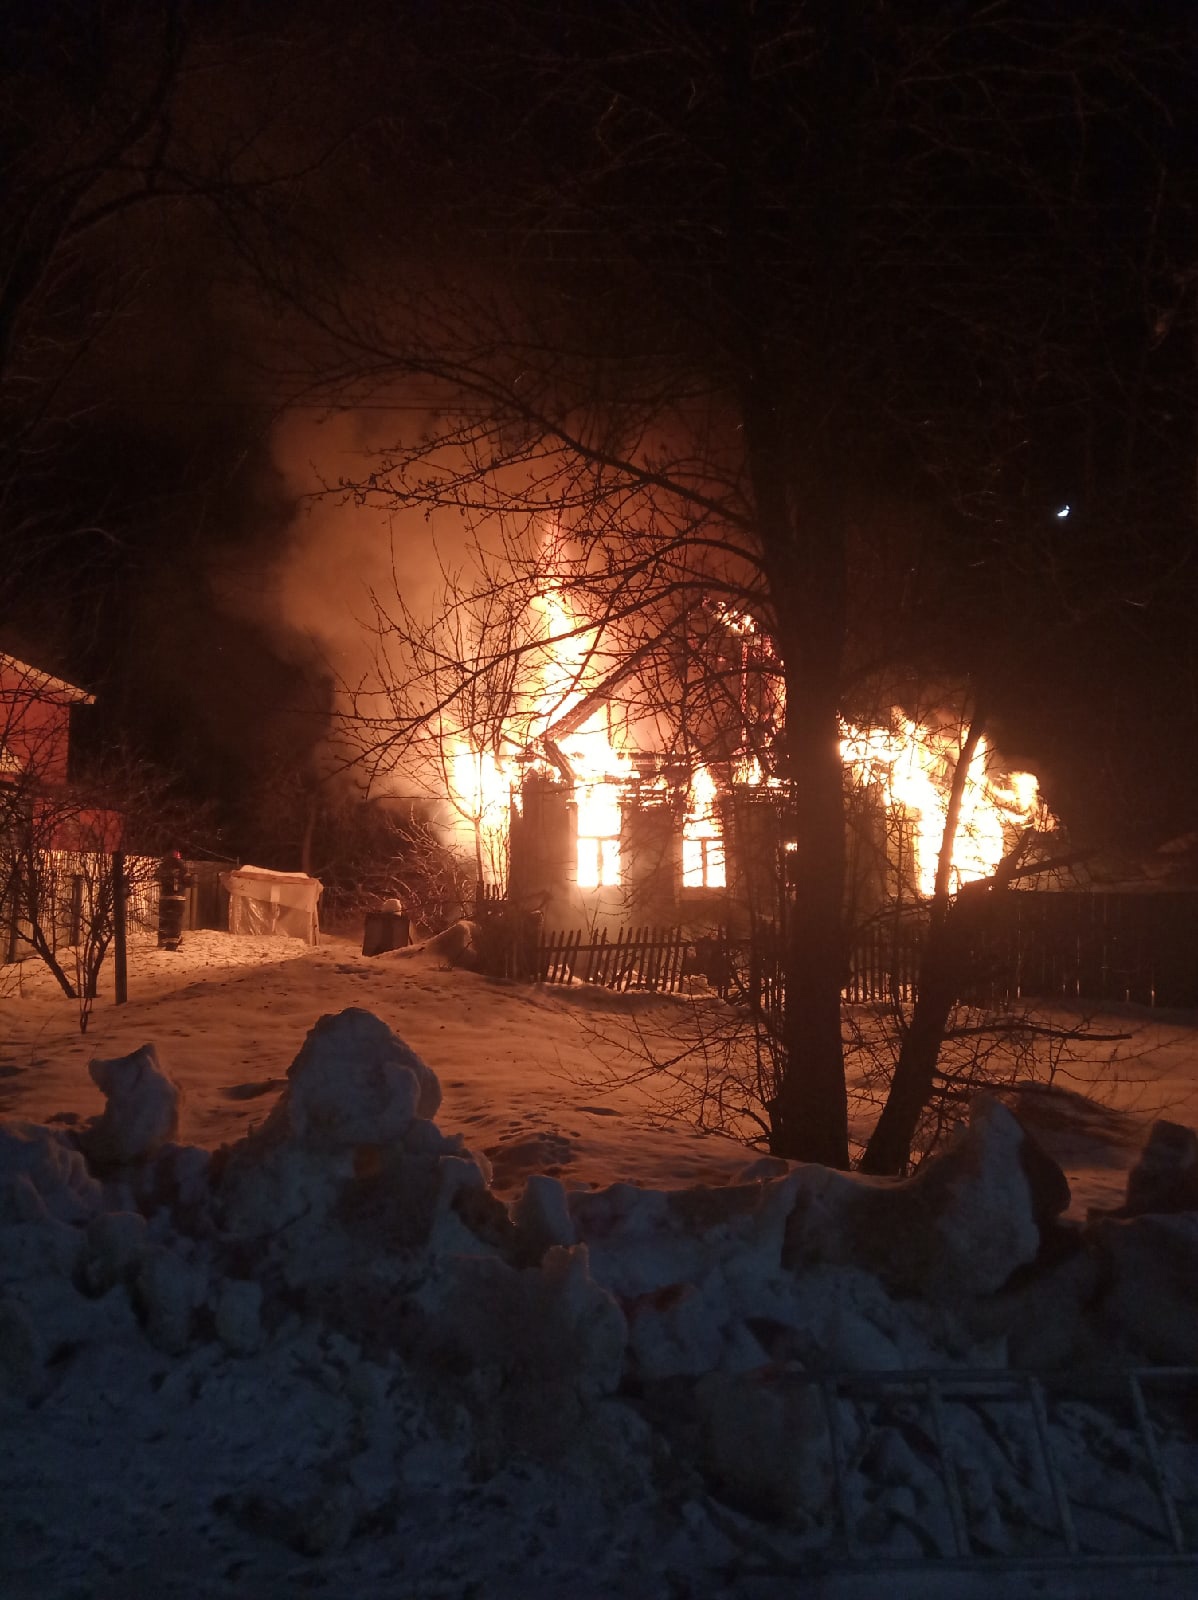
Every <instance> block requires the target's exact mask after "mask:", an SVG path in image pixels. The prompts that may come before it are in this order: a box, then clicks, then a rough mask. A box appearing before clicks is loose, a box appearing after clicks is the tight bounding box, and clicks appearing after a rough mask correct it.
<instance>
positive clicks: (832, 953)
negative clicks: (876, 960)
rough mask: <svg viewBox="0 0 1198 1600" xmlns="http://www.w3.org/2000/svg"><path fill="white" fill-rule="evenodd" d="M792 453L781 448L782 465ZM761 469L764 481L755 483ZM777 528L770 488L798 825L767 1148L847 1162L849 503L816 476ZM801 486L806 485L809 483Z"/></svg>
mask: <svg viewBox="0 0 1198 1600" xmlns="http://www.w3.org/2000/svg"><path fill="white" fill-rule="evenodd" d="M784 459H785V456H784V454H778V455H777V456H776V457H775V460H776V461H782V460H784ZM763 481H764V473H763V474H762V475H761V477H759V479H758V483H759V485H760V484H761V483H762V482H763ZM810 486H811V492H810V493H809V494H808V493H806V492H803V496H802V504H801V508H800V509H798V510H797V511H796V512H793V513H791V514H790V516H789V517H788V518H787V520H786V522H785V523H784V524H782V525H781V526H780V523H781V518H780V517H779V516H778V512H779V501H780V500H781V498H782V497H781V496H780V495H778V496H775V497H771V496H770V495H769V494H765V495H763V496H762V497H761V498H760V499H759V506H760V507H761V509H762V510H763V511H765V512H767V514H768V513H769V512H770V511H771V510H772V511H773V513H774V517H772V518H771V517H769V516H768V515H767V517H766V518H764V519H763V525H764V532H765V535H766V537H765V539H764V543H765V546H766V549H765V564H766V566H767V568H768V569H769V576H770V587H771V594H772V595H773V596H774V604H775V609H776V613H777V631H776V638H777V642H778V648H779V652H780V654H781V656H782V663H783V668H784V672H785V680H786V727H785V738H784V741H783V747H782V750H781V756H782V760H783V763H784V770H785V774H786V776H787V777H788V779H789V783H790V793H791V797H792V803H793V815H794V823H795V839H794V849H793V852H792V853H791V859H790V868H791V871H790V887H789V889H788V890H787V891H786V899H787V909H786V918H785V929H784V944H783V956H782V961H783V980H784V986H785V1001H784V1006H785V1009H784V1015H783V1022H782V1029H781V1035H782V1056H783V1060H782V1070H781V1075H780V1082H779V1085H778V1091H777V1094H776V1096H775V1098H774V1102H773V1104H772V1105H771V1106H770V1108H769V1111H770V1149H771V1150H772V1152H773V1153H774V1154H775V1155H780V1156H785V1157H787V1158H788V1159H791V1160H799V1161H818V1162H821V1163H822V1164H824V1165H825V1166H831V1167H847V1166H848V1164H849V1147H848V1101H847V1095H846V1091H845V1080H844V1047H843V1042H842V1036H841V991H842V988H843V984H844V966H845V945H844V899H845V895H844V873H845V820H844V764H843V761H842V758H841V753H840V674H841V664H842V656H843V648H844V549H845V530H844V520H843V519H844V510H843V504H842V502H841V499H840V497H839V495H838V494H836V493H835V492H833V493H824V492H819V491H820V490H821V489H822V488H823V487H824V486H823V485H821V484H820V483H819V479H818V477H817V476H816V475H815V474H813V475H812V478H811V481H810ZM801 487H802V488H803V489H804V490H805V488H806V486H801Z"/></svg>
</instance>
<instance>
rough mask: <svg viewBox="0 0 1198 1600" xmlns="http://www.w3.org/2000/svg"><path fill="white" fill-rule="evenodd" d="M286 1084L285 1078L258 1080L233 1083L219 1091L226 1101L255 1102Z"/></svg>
mask: <svg viewBox="0 0 1198 1600" xmlns="http://www.w3.org/2000/svg"><path fill="white" fill-rule="evenodd" d="M286 1082H287V1079H286V1078H260V1079H259V1080H258V1082H257V1083H233V1084H230V1085H229V1086H228V1087H227V1088H225V1089H222V1090H221V1094H222V1095H223V1096H224V1098H225V1099H226V1100H256V1099H257V1098H258V1096H259V1095H263V1094H269V1093H270V1092H271V1090H272V1089H281V1088H282V1087H283V1085H284V1084H285V1083H286Z"/></svg>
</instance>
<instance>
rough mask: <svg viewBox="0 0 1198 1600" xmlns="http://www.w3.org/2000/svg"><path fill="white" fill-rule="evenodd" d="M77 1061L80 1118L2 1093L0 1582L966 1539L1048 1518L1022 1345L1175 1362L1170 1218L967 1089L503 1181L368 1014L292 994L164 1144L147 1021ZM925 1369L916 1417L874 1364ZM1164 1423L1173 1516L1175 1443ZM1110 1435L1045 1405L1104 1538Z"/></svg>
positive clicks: (1189, 1304)
mask: <svg viewBox="0 0 1198 1600" xmlns="http://www.w3.org/2000/svg"><path fill="white" fill-rule="evenodd" d="M93 1073H94V1076H95V1078H96V1082H97V1083H98V1084H99V1085H100V1086H101V1088H103V1089H104V1091H105V1093H106V1094H107V1096H108V1103H107V1107H106V1109H105V1111H104V1112H103V1114H102V1115H101V1116H100V1117H98V1118H96V1119H94V1120H93V1123H92V1125H91V1126H90V1127H88V1128H86V1129H84V1130H82V1131H81V1132H77V1133H70V1132H64V1131H57V1130H55V1129H52V1128H49V1127H40V1126H31V1125H7V1126H2V1127H0V1252H2V1253H0V1415H2V1416H3V1428H4V1434H5V1439H6V1448H5V1449H4V1450H3V1451H0V1460H2V1461H3V1462H4V1465H3V1466H0V1494H2V1495H3V1497H4V1503H5V1506H6V1533H5V1551H4V1554H3V1555H2V1556H0V1577H3V1580H4V1582H3V1587H4V1592H5V1593H6V1594H12V1595H17V1594H23V1593H29V1594H30V1595H33V1594H39V1595H55V1596H58V1595H66V1594H68V1593H73V1592H75V1588H77V1590H78V1592H79V1593H80V1594H84V1593H86V1594H87V1595H89V1596H103V1595H107V1594H113V1595H116V1594H122V1595H127V1594H130V1593H140V1592H146V1593H148V1592H151V1591H152V1592H154V1593H155V1594H159V1595H163V1596H168V1597H169V1596H171V1595H178V1596H191V1595H198V1594H200V1593H214V1592H218V1591H219V1592H220V1593H222V1594H228V1595H240V1594H243V1593H244V1594H246V1595H249V1594H262V1593H275V1592H293V1589H301V1588H302V1589H306V1588H308V1587H310V1586H316V1587H319V1585H320V1583H321V1582H322V1581H323V1578H322V1575H323V1576H331V1575H333V1574H335V1576H336V1587H337V1592H340V1593H353V1594H355V1595H356V1596H362V1597H370V1596H374V1595H378V1596H380V1597H381V1596H383V1595H384V1594H386V1595H389V1596H393V1595H394V1594H396V1593H399V1592H403V1593H408V1592H410V1593H413V1594H415V1593H420V1594H429V1595H434V1594H436V1595H441V1594H444V1595H446V1596H448V1595H451V1594H466V1593H472V1594H476V1595H478V1596H488V1597H490V1596H495V1597H499V1596H507V1595H512V1596H515V1595H521V1596H525V1597H528V1596H538V1595H560V1594H564V1593H577V1594H582V1593H583V1592H584V1590H583V1589H580V1588H579V1586H578V1582H577V1574H578V1573H579V1572H585V1574H586V1577H587V1587H586V1589H585V1593H587V1594H591V1593H594V1594H601V1593H617V1592H625V1593H634V1592H635V1593H636V1594H637V1595H638V1596H641V1597H644V1600H657V1597H659V1596H660V1597H662V1600H665V1597H666V1596H669V1595H673V1594H678V1593H685V1592H695V1586H696V1585H697V1586H698V1590H699V1592H717V1591H718V1592H720V1593H722V1594H728V1595H732V1596H735V1595H739V1594H742V1593H743V1594H744V1595H745V1596H748V1595H749V1594H755V1595H761V1594H764V1593H766V1592H767V1591H766V1590H764V1589H762V1588H760V1587H754V1586H753V1584H754V1582H757V1581H759V1580H755V1579H753V1577H752V1574H753V1573H754V1572H756V1573H758V1574H761V1573H768V1572H769V1571H771V1570H775V1569H776V1570H777V1571H779V1572H785V1571H793V1570H794V1564H795V1563H796V1562H799V1563H802V1562H804V1561H808V1560H811V1559H829V1558H832V1559H835V1558H837V1557H840V1556H844V1555H846V1554H857V1555H862V1554H864V1555H867V1556H868V1557H869V1558H870V1559H873V1560H877V1559H882V1558H896V1557H909V1556H913V1555H914V1556H925V1557H926V1556H937V1555H946V1554H950V1553H952V1552H953V1550H954V1549H955V1548H957V1547H958V1546H959V1545H960V1544H961V1542H962V1539H963V1538H964V1540H965V1541H966V1542H967V1543H968V1547H969V1550H970V1551H971V1552H972V1553H974V1554H986V1553H996V1552H998V1553H1008V1554H1015V1555H1027V1554H1033V1555H1034V1554H1040V1553H1046V1552H1047V1553H1052V1552H1053V1551H1054V1549H1055V1548H1056V1547H1055V1546H1054V1544H1053V1540H1054V1538H1055V1533H1054V1528H1053V1523H1052V1518H1051V1515H1050V1512H1049V1510H1047V1509H1046V1508H1050V1507H1051V1505H1052V1503H1053V1485H1052V1481H1051V1477H1050V1473H1049V1465H1048V1463H1047V1462H1046V1460H1045V1458H1044V1453H1043V1450H1042V1449H1041V1448H1040V1442H1039V1440H1040V1438H1041V1435H1039V1434H1038V1433H1037V1419H1036V1416H1035V1415H1034V1408H1032V1407H1030V1406H1028V1405H1026V1404H1024V1403H1023V1400H1024V1390H1023V1389H1021V1388H1020V1384H1019V1381H1018V1380H1019V1377H1020V1372H1021V1370H1022V1369H1024V1368H1028V1369H1031V1368H1035V1369H1039V1370H1044V1369H1049V1370H1052V1369H1055V1370H1056V1371H1058V1372H1060V1373H1062V1374H1069V1375H1070V1376H1071V1379H1072V1378H1075V1377H1076V1369H1079V1368H1083V1367H1084V1368H1086V1369H1087V1370H1094V1369H1097V1368H1099V1367H1102V1368H1109V1367H1110V1366H1111V1365H1112V1363H1116V1362H1125V1363H1131V1362H1141V1363H1142V1362H1152V1361H1160V1362H1169V1363H1183V1362H1185V1363H1196V1362H1198V1290H1196V1288H1195V1284H1198V1273H1196V1272H1195V1267H1196V1266H1198V1219H1196V1217H1195V1215H1194V1213H1193V1212H1192V1211H1185V1210H1181V1209H1177V1210H1174V1211H1172V1212H1170V1213H1169V1214H1154V1213H1148V1214H1138V1215H1131V1214H1126V1215H1119V1216H1110V1217H1105V1218H1101V1219H1098V1220H1096V1221H1095V1222H1094V1223H1092V1224H1091V1225H1088V1226H1086V1227H1084V1228H1083V1227H1075V1228H1066V1227H1065V1226H1064V1225H1062V1224H1061V1223H1060V1222H1059V1221H1058V1220H1057V1219H1058V1217H1059V1216H1060V1214H1061V1213H1062V1212H1063V1210H1064V1209H1065V1207H1066V1205H1067V1203H1068V1198H1069V1196H1068V1190H1067V1188H1066V1187H1065V1185H1064V1180H1063V1179H1062V1178H1061V1176H1060V1173H1059V1171H1057V1169H1055V1167H1054V1166H1053V1165H1052V1163H1051V1162H1050V1161H1049V1160H1048V1158H1047V1157H1046V1156H1044V1155H1043V1154H1042V1153H1040V1152H1039V1151H1038V1150H1037V1149H1036V1148H1035V1146H1034V1145H1032V1144H1031V1142H1030V1141H1029V1140H1028V1138H1027V1137H1026V1135H1025V1134H1024V1132H1023V1130H1022V1129H1021V1127H1020V1125H1019V1123H1018V1122H1017V1120H1016V1119H1015V1118H1014V1116H1013V1115H1012V1114H1011V1113H1010V1112H1009V1111H1007V1110H1006V1109H1005V1108H1004V1107H1003V1106H1002V1105H1000V1104H998V1103H997V1102H995V1101H986V1100H982V1101H979V1102H978V1104H977V1105H976V1106H975V1108H974V1110H973V1113H972V1116H971V1120H970V1122H969V1125H968V1127H966V1128H964V1129H963V1130H962V1131H961V1133H960V1135H959V1137H958V1139H957V1140H956V1142H955V1143H954V1144H953V1145H952V1146H951V1147H950V1148H949V1149H948V1150H947V1151H946V1152H945V1153H944V1154H943V1155H942V1156H941V1157H939V1158H937V1159H935V1160H933V1161H931V1162H929V1163H926V1164H925V1166H924V1167H923V1168H921V1169H920V1171H919V1173H918V1174H917V1175H916V1176H915V1177H914V1178H912V1179H911V1180H909V1181H906V1182H902V1183H883V1182H878V1181H872V1182H867V1181H864V1180H860V1179H855V1178H852V1177H850V1176H846V1175H844V1174H838V1173H832V1172H829V1171H826V1170H825V1169H823V1168H819V1167H813V1166H791V1167H789V1168H787V1167H786V1165H785V1164H784V1163H778V1162H773V1163H758V1164H757V1166H756V1167H751V1168H748V1169H747V1170H746V1173H745V1176H744V1178H743V1180H742V1181H740V1182H738V1183H734V1184H731V1185H728V1186H726V1187H720V1188H692V1189H685V1190H677V1191H655V1190H648V1189H642V1188H639V1187H637V1186H635V1185H630V1184H617V1185H614V1186H612V1187H610V1188H607V1189H604V1190H595V1191H590V1190H576V1191H568V1190H566V1189H565V1188H564V1187H563V1186H562V1184H561V1183H560V1182H558V1181H557V1179H555V1178H552V1177H549V1176H545V1175H536V1176H533V1177H531V1178H530V1179H529V1180H528V1183H527V1186H526V1187H525V1189H524V1191H523V1192H522V1193H521V1194H520V1195H519V1197H518V1198H517V1199H516V1200H515V1201H514V1202H513V1203H511V1204H510V1205H507V1204H504V1203H502V1202H501V1201H500V1200H499V1199H498V1198H496V1197H495V1196H494V1195H493V1194H492V1193H491V1190H490V1187H489V1172H488V1167H487V1163H486V1161H485V1158H480V1157H477V1156H475V1155H474V1154H473V1153H472V1152H471V1151H470V1150H469V1149H467V1148H466V1147H465V1145H464V1144H463V1142H462V1140H461V1138H460V1137H459V1136H451V1135H446V1134H444V1133H442V1132H441V1130H440V1129H439V1128H438V1127H437V1124H436V1122H435V1120H434V1118H435V1116H436V1113H437V1110H438V1108H439V1106H440V1087H439V1084H438V1082H437V1078H436V1075H435V1074H434V1073H433V1071H432V1070H431V1069H430V1068H429V1067H428V1066H427V1065H426V1064H425V1063H424V1062H423V1061H421V1060H420V1059H419V1057H418V1056H416V1054H415V1053H414V1052H413V1051H412V1050H410V1049H409V1048H408V1046H407V1045H405V1044H404V1043H403V1041H402V1040H400V1039H399V1038H397V1037H396V1036H395V1035H394V1034H393V1033H392V1032H391V1031H390V1030H389V1029H388V1028H387V1027H386V1026H385V1025H384V1024H383V1023H382V1022H380V1021H379V1020H378V1019H377V1018H376V1017H374V1016H373V1015H371V1014H370V1013H369V1012H366V1011H361V1010H354V1009H351V1010H347V1011H343V1012H342V1013H340V1015H338V1016H329V1017H322V1018H321V1019H320V1021H319V1022H318V1023H317V1024H316V1026H315V1027H314V1028H313V1029H312V1031H311V1032H310V1033H309V1035H308V1038H307V1040H306V1041H305V1043H304V1046H303V1048H302V1049H301V1051H300V1053H299V1055H298V1056H297V1057H296V1060H295V1062H294V1063H293V1065H292V1067H291V1070H290V1072H289V1075H288V1082H287V1086H286V1088H285V1090H284V1092H283V1094H282V1096H281V1098H280V1100H279V1101H278V1103H277V1105H276V1107H275V1109H274V1110H273V1111H272V1113H271V1114H270V1116H269V1117H268V1118H267V1119H266V1120H265V1121H264V1122H263V1123H262V1125H261V1126H260V1127H258V1128H257V1129H255V1130H254V1131H253V1132H251V1133H250V1135H249V1136H248V1137H247V1138H245V1139H243V1140H242V1141H241V1142H240V1143H238V1144H236V1145H234V1146H232V1147H228V1148H225V1149H222V1150H219V1151H217V1152H216V1153H215V1154H214V1155H209V1153H207V1152H205V1151H202V1150H199V1149H196V1148H190V1147H186V1146H180V1145H178V1144H175V1143H172V1142H170V1141H171V1135H172V1132H173V1129H174V1127H175V1123H174V1120H173V1119H174V1114H175V1110H176V1108H177V1095H176V1093H175V1092H174V1086H173V1085H172V1084H171V1082H170V1078H169V1076H168V1073H167V1071H165V1070H164V1068H163V1066H162V1065H160V1064H159V1062H158V1060H157V1057H156V1054H155V1051H154V1048H153V1046H151V1045H146V1046H144V1047H143V1048H142V1049H141V1050H139V1051H137V1052H136V1053H135V1054H134V1055H132V1056H130V1057H128V1058H126V1059H124V1060H120V1061H110V1062H104V1063H96V1064H95V1066H94V1068H93ZM1163 1142H1164V1143H1165V1144H1168V1143H1169V1141H1168V1139H1165V1140H1164V1141H1163ZM1156 1143H1157V1145H1158V1146H1159V1145H1160V1144H1161V1143H1162V1140H1161V1139H1158V1140H1157V1141H1156ZM1174 1146H1177V1147H1178V1148H1181V1149H1182V1164H1183V1165H1184V1159H1185V1152H1186V1151H1187V1150H1188V1148H1189V1147H1188V1146H1187V1145H1186V1144H1185V1141H1184V1140H1183V1141H1180V1145H1179V1143H1178V1141H1177V1140H1176V1139H1174V1140H1173V1144H1172V1145H1170V1148H1173V1147H1174ZM1161 1159H1162V1158H1161V1156H1160V1151H1159V1149H1155V1148H1154V1154H1153V1156H1152V1160H1153V1161H1154V1162H1155V1163H1156V1167H1155V1168H1154V1169H1153V1170H1154V1171H1158V1169H1159V1167H1160V1164H1161ZM1158 1177H1159V1171H1158ZM1157 1188H1158V1190H1159V1182H1158V1185H1157ZM1183 1188H1184V1184H1183V1185H1182V1188H1179V1187H1178V1185H1176V1184H1175V1185H1174V1186H1173V1188H1172V1189H1170V1190H1169V1192H1170V1193H1181V1192H1183ZM1139 1189H1140V1191H1141V1192H1145V1189H1146V1184H1145V1181H1144V1180H1143V1178H1141V1179H1140V1180H1139ZM1154 1192H1155V1191H1154ZM930 1369H931V1370H936V1371H938V1372H940V1374H941V1386H940V1388H938V1390H937V1391H936V1393H937V1403H936V1405H935V1406H934V1408H933V1411H934V1414H929V1412H928V1409H927V1402H928V1399H929V1391H928V1390H927V1388H926V1385H925V1384H924V1381H923V1379H922V1378H921V1377H916V1376H913V1377H912V1379H911V1381H910V1382H908V1381H907V1375H919V1374H924V1373H926V1372H927V1371H928V1370H930ZM983 1374H984V1375H986V1382H983V1381H982V1375H983ZM954 1376H959V1378H960V1380H961V1381H960V1383H956V1384H955V1383H954ZM975 1377H976V1378H977V1384H975V1385H974V1387H973V1388H971V1383H973V1379H974V1378H975ZM987 1383H988V1384H989V1388H987V1387H986V1384H987ZM921 1385H922V1387H921ZM977 1385H980V1387H978V1386H977ZM962 1395H963V1396H964V1399H962ZM1050 1397H1051V1386H1050ZM1016 1402H1018V1403H1016ZM1159 1420H1160V1427H1159V1429H1158V1433H1159V1442H1160V1460H1161V1463H1162V1471H1163V1472H1164V1473H1165V1474H1166V1479H1167V1483H1168V1484H1169V1485H1172V1486H1173V1488H1174V1490H1175V1491H1176V1493H1177V1495H1178V1497H1179V1502H1180V1503H1181V1505H1182V1508H1183V1511H1184V1513H1185V1515H1187V1516H1194V1515H1195V1514H1196V1512H1198V1507H1195V1506H1194V1504H1193V1495H1194V1490H1193V1485H1194V1483H1195V1482H1196V1481H1198V1451H1196V1448H1195V1443H1194V1439H1193V1437H1192V1434H1191V1433H1187V1431H1186V1426H1185V1421H1184V1416H1181V1417H1177V1418H1172V1417H1169V1416H1162V1417H1161V1418H1160V1419H1159ZM1191 1427H1192V1422H1191ZM1135 1428H1136V1419H1135V1417H1134V1416H1130V1415H1127V1414H1125V1413H1124V1411H1122V1410H1121V1409H1120V1408H1119V1406H1117V1405H1115V1406H1111V1405H1106V1404H1105V1403H1104V1399H1103V1392H1102V1389H1101V1385H1097V1386H1096V1387H1094V1388H1093V1390H1092V1392H1089V1393H1087V1394H1086V1395H1084V1396H1081V1397H1079V1396H1077V1395H1074V1396H1073V1397H1072V1398H1070V1399H1068V1400H1062V1401H1061V1402H1060V1403H1056V1404H1052V1405H1051V1410H1050V1414H1049V1416H1048V1418H1047V1430H1048V1434H1049V1436H1050V1438H1051V1442H1052V1450H1053V1454H1054V1456H1055V1457H1056V1459H1057V1460H1058V1462H1059V1463H1060V1465H1061V1471H1062V1473H1063V1474H1064V1478H1065V1487H1066V1490H1067V1491H1069V1492H1076V1494H1077V1495H1078V1497H1079V1499H1083V1500H1084V1501H1085V1504H1086V1506H1087V1508H1088V1511H1087V1515H1088V1518H1089V1523H1088V1524H1087V1529H1088V1532H1089V1533H1090V1534H1091V1535H1092V1537H1093V1539H1094V1540H1095V1542H1096V1546H1097V1547H1099V1548H1104V1549H1120V1548H1124V1547H1131V1548H1136V1549H1140V1548H1141V1547H1142V1546H1143V1545H1144V1543H1145V1541H1147V1542H1148V1544H1149V1546H1151V1545H1152V1541H1153V1540H1154V1539H1158V1537H1159V1540H1164V1539H1165V1530H1164V1528H1163V1525H1162V1521H1161V1518H1162V1512H1161V1507H1160V1505H1159V1503H1158V1502H1157V1501H1156V1500H1154V1498H1153V1487H1152V1476H1151V1473H1150V1472H1149V1471H1148V1470H1147V1468H1146V1465H1145V1461H1144V1450H1143V1445H1142V1443H1141V1441H1140V1439H1139V1436H1138V1435H1137V1433H1136V1431H1135ZM946 1462H951V1471H946ZM1187 1485H1188V1486H1189V1488H1188V1490H1187V1487H1186V1486H1187ZM1187 1492H1188V1494H1189V1496H1190V1498H1189V1500H1188V1501H1187V1499H1186V1495H1187ZM962 1529H964V1533H962ZM1129 1541H1130V1544H1129ZM1137 1541H1138V1542H1137ZM1159 1548H1161V1549H1164V1548H1167V1544H1165V1543H1161V1544H1160V1545H1159ZM297 1563H298V1564H299V1565H298V1566H297ZM72 1585H74V1586H75V1588H73V1587H72ZM688 1585H690V1587H689V1588H688ZM742 1585H743V1587H742ZM768 1592H773V1591H768Z"/></svg>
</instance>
